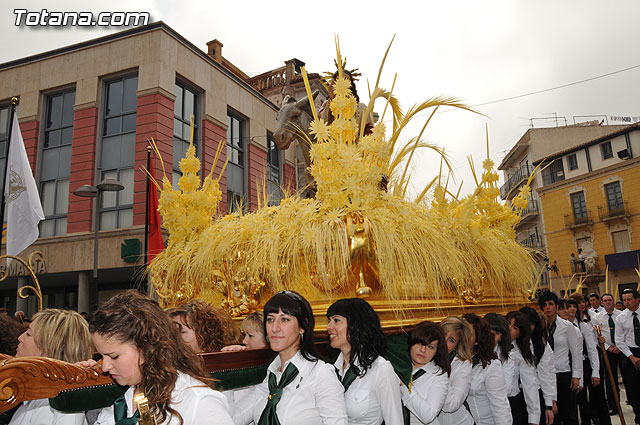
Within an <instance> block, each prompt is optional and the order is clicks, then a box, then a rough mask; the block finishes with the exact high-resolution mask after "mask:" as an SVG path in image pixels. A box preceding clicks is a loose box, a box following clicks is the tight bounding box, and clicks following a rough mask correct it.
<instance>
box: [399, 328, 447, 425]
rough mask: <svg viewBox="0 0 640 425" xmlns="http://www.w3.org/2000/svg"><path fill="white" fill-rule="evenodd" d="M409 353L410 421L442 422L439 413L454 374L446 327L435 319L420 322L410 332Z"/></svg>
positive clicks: (406, 397) (405, 391)
mask: <svg viewBox="0 0 640 425" xmlns="http://www.w3.org/2000/svg"><path fill="white" fill-rule="evenodd" d="M409 355H410V357H411V365H412V368H413V371H412V374H411V380H410V381H409V386H408V387H406V386H404V385H403V386H402V387H401V392H402V402H403V404H404V405H405V407H406V408H407V409H408V412H406V411H405V414H407V413H408V415H409V422H408V423H409V424H411V425H420V424H435V425H439V424H440V422H439V421H438V418H437V416H438V413H440V410H441V409H442V406H443V405H444V401H445V399H446V398H447V391H448V387H449V374H450V373H451V365H450V363H449V355H448V353H447V344H446V343H445V340H444V332H443V331H442V329H441V328H440V327H439V326H438V325H436V324H435V323H433V322H422V323H420V324H419V325H417V326H416V327H415V328H414V329H413V330H412V331H411V334H409ZM405 423H407V422H406V421H405Z"/></svg>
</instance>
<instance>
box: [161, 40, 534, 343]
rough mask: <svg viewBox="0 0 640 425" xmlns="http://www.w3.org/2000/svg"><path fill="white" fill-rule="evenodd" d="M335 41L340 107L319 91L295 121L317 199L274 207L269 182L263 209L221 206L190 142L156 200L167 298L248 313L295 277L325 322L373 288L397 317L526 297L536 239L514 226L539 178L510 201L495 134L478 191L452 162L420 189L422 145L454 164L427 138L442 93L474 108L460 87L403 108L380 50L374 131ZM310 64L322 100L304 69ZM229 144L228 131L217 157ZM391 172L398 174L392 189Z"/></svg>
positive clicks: (383, 310)
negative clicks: (458, 188) (325, 111)
mask: <svg viewBox="0 0 640 425" xmlns="http://www.w3.org/2000/svg"><path fill="white" fill-rule="evenodd" d="M336 46H337V48H336V50H337V61H336V64H337V65H338V78H337V79H336V81H335V82H334V85H333V91H334V93H335V97H334V98H333V99H332V100H331V102H330V110H331V113H332V114H333V118H334V119H333V121H332V122H331V123H330V124H328V123H327V122H326V121H325V120H323V119H322V118H318V116H317V114H316V112H315V107H314V105H313V100H311V111H313V114H314V117H313V122H312V123H311V125H310V128H309V130H308V133H307V132H305V131H303V129H299V128H298V133H299V135H298V136H299V137H300V138H301V139H302V140H303V142H304V143H309V144H310V146H311V147H310V155H311V160H312V164H311V166H310V169H309V171H310V173H311V175H312V176H313V177H314V179H315V183H316V185H317V193H316V196H315V198H312V199H305V198H303V197H301V196H300V195H298V194H294V195H289V194H285V197H284V199H282V201H281V202H280V204H279V205H277V206H268V203H267V199H266V190H264V189H263V193H262V194H261V195H260V196H259V197H260V198H261V199H260V205H259V207H258V209H257V210H255V211H253V212H250V213H242V212H235V213H231V214H228V215H219V212H218V210H217V206H218V205H219V202H220V200H221V196H222V194H221V191H220V188H219V177H218V178H214V177H213V176H212V175H211V174H209V175H208V176H207V177H206V178H205V179H204V180H203V182H202V184H201V178H200V176H199V175H198V172H199V170H200V161H199V160H198V159H197V158H196V157H195V149H194V147H193V143H192V144H191V146H190V148H189V149H188V150H187V154H186V157H185V158H183V159H182V160H181V161H180V170H181V171H182V173H183V175H182V177H181V178H180V180H179V184H178V186H179V189H178V190H174V189H173V188H172V186H171V183H170V182H169V180H168V179H167V177H166V175H165V176H164V177H163V179H162V188H161V187H160V185H159V184H158V182H155V184H156V185H157V186H158V188H159V189H160V190H161V196H160V200H159V208H158V209H159V212H160V214H161V215H162V218H163V226H164V227H165V228H166V229H167V230H168V231H169V240H168V245H167V248H166V249H165V250H164V252H162V253H161V254H159V255H158V256H157V257H155V258H154V259H153V261H152V262H151V263H150V264H149V273H150V276H151V281H152V285H153V289H154V290H155V291H156V293H157V294H158V296H159V298H160V302H161V304H163V305H164V306H166V307H170V306H174V305H177V304H180V303H182V302H185V301H187V300H189V299H192V298H202V299H204V300H207V301H209V302H210V303H212V304H214V305H220V306H221V307H222V308H224V309H225V310H226V311H228V312H229V313H230V314H231V315H232V316H234V317H242V316H244V315H246V314H248V313H250V312H252V311H254V310H257V309H259V308H260V307H261V306H262V305H264V303H265V302H266V301H267V300H268V299H269V297H270V296H271V295H272V294H273V293H275V292H276V291H279V290H283V289H289V290H295V291H297V292H299V293H301V294H302V295H304V296H305V297H306V298H307V299H308V300H309V301H310V303H311V305H312V306H313V310H314V315H315V316H316V323H317V330H320V329H322V328H323V327H324V324H325V323H326V318H325V313H326V311H327V308H328V306H329V305H330V304H331V303H332V302H333V301H335V300H337V299H340V298H344V297H354V296H360V297H367V301H368V302H370V303H371V305H372V306H373V307H374V309H375V310H376V311H377V312H378V314H379V315H380V318H381V321H382V325H383V327H385V328H388V329H389V328H396V327H400V326H403V325H408V324H415V323H417V322H419V321H421V320H425V319H432V320H438V319H440V318H442V317H444V316H447V315H450V314H462V313H464V312H476V313H479V314H484V313H486V312H489V311H499V312H505V311H509V310H511V309H515V308H519V307H520V306H522V305H524V304H527V303H529V302H530V301H529V297H530V296H531V294H532V293H535V286H536V285H537V279H536V271H535V267H534V261H533V259H532V254H531V252H529V251H528V250H527V249H526V248H524V247H523V246H521V245H520V244H518V243H517V242H516V240H515V231H514V226H515V225H516V224H517V223H518V221H519V216H520V213H521V211H522V210H523V209H524V208H526V207H527V204H528V201H527V199H528V196H529V194H530V188H529V183H530V181H531V178H530V180H529V182H527V185H525V186H524V187H523V188H521V189H520V192H519V193H518V195H517V196H516V197H515V198H514V199H513V201H512V205H513V208H511V207H509V206H507V205H504V204H501V203H500V202H498V196H499V189H498V187H497V181H498V175H497V173H496V171H495V169H494V162H493V161H492V160H491V159H490V158H489V143H488V137H487V158H486V159H485V160H484V162H483V163H482V168H483V170H482V173H481V175H480V177H478V175H477V174H476V172H475V169H474V164H473V161H472V160H471V158H469V164H470V167H471V170H472V172H473V176H474V178H475V180H476V189H475V190H474V191H473V193H471V194H469V195H467V196H464V197H459V196H457V195H454V194H452V193H451V192H450V191H449V189H448V178H447V179H445V178H443V177H442V175H443V172H442V166H441V170H440V174H439V175H438V176H436V177H434V179H433V180H432V181H431V182H430V183H429V184H428V185H427V186H426V187H425V188H424V190H423V191H422V192H421V193H420V194H419V195H418V196H417V197H415V198H413V199H410V197H409V196H408V195H407V192H408V190H407V188H408V186H409V180H410V178H409V177H410V176H409V175H410V173H409V171H408V170H409V167H410V164H411V159H412V157H413V155H414V153H415V151H416V150H417V149H420V148H431V149H434V150H435V151H437V152H438V153H440V154H441V155H442V158H443V162H444V163H445V164H446V166H448V164H449V163H448V161H447V160H446V157H445V156H444V153H443V152H442V151H441V150H440V149H439V148H437V147H435V146H433V145H430V144H428V143H426V142H424V141H423V140H422V134H423V132H424V130H425V128H426V126H427V124H428V123H429V121H430V120H431V118H432V117H433V115H434V113H435V112H436V110H437V109H438V108H439V107H441V106H448V107H455V108H462V109H467V110H470V109H469V108H468V107H466V106H464V105H463V104H461V103H460V102H459V101H457V100H456V99H454V98H446V97H434V98H431V99H429V100H427V101H426V102H423V103H421V104H417V105H415V106H413V107H411V108H410V109H409V110H407V111H406V112H405V113H403V112H402V111H401V110H400V108H399V106H398V102H397V101H396V100H395V98H394V97H393V95H392V92H389V91H386V90H384V89H382V88H380V87H378V82H379V80H380V74H381V72H382V67H383V66H382V65H384V59H383V61H382V65H381V67H380V71H379V73H378V78H377V81H376V84H375V87H374V88H373V91H372V92H371V93H370V99H371V100H370V101H369V104H368V105H367V106H366V110H365V112H364V114H363V115H361V116H368V115H369V114H371V113H372V111H373V107H374V104H375V102H376V101H378V100H379V101H381V102H384V112H383V113H382V116H381V118H380V119H379V120H378V122H377V124H375V125H374V126H373V130H372V131H371V132H370V134H365V133H364V121H365V120H362V123H360V122H359V121H358V120H357V119H356V118H355V117H354V115H355V114H356V111H357V109H358V106H359V105H358V104H357V102H356V99H355V98H354V96H353V95H352V93H351V92H350V84H351V83H350V81H349V79H348V78H346V77H345V75H346V73H345V72H344V71H343V60H342V57H341V55H340V48H339V43H338V42H336ZM389 47H390V46H389ZM388 51H389V49H387V52H386V53H385V59H386V55H387V54H388ZM302 74H303V78H304V81H305V85H306V89H307V94H308V98H309V99H313V96H312V94H311V90H310V86H309V83H308V80H307V75H306V72H305V71H304V68H303V69H302ZM394 84H395V79H394ZM392 89H393V88H392ZM361 106H363V107H364V105H361ZM387 110H390V114H392V115H393V128H392V129H391V131H389V130H388V129H387V128H386V126H385V124H384V122H385V120H384V118H385V113H386V112H387ZM425 111H430V112H431V113H430V116H429V118H428V119H427V121H426V123H425V124H424V126H423V127H422V130H421V132H420V133H419V135H418V136H416V137H411V138H408V139H409V140H408V141H407V142H401V140H406V139H407V137H406V136H405V134H404V132H403V130H405V129H406V127H407V124H408V123H409V122H410V121H411V120H412V119H414V118H415V117H417V116H418V115H419V114H421V113H423V112H425ZM192 138H193V136H192ZM192 142H193V140H192ZM224 146H225V144H224V142H221V143H220V145H219V147H218V152H217V154H216V159H215V161H214V164H215V163H217V160H218V157H219V155H220V153H221V150H222V149H223V147H224ZM156 153H157V154H158V155H159V152H158V151H157V149H156ZM449 171H450V169H449ZM222 173H224V169H223V171H222V172H221V175H222ZM383 179H385V180H387V179H388V190H387V189H386V187H382V186H385V185H381V182H382V181H383ZM428 194H429V195H430V196H427V195H428ZM538 277H539V276H538Z"/></svg>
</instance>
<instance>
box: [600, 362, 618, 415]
mask: <svg viewBox="0 0 640 425" xmlns="http://www.w3.org/2000/svg"><path fill="white" fill-rule="evenodd" d="M619 357H620V356H619V355H618V354H614V353H612V352H611V351H607V358H608V359H609V365H610V366H611V374H612V375H613V380H614V381H615V383H616V391H617V392H618V397H620V384H618V362H619V361H618V358H619ZM600 376H601V377H602V379H603V380H605V381H606V382H605V383H606V387H605V389H606V390H607V404H608V405H609V410H612V411H614V412H618V406H616V399H615V397H614V396H613V389H612V388H611V380H610V379H609V372H607V366H606V365H605V364H604V359H603V361H602V362H600ZM605 378H606V379H605Z"/></svg>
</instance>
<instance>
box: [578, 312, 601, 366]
mask: <svg viewBox="0 0 640 425" xmlns="http://www.w3.org/2000/svg"><path fill="white" fill-rule="evenodd" d="M576 320H578V319H576ZM579 323H580V333H581V334H582V338H583V339H584V343H585V345H586V346H587V352H586V353H582V356H583V358H585V357H584V356H586V358H588V359H589V363H590V364H591V371H592V372H591V377H592V378H600V358H599V357H598V349H597V348H596V346H597V345H598V340H597V339H596V330H595V329H594V328H593V325H592V324H591V322H579ZM583 349H584V345H583Z"/></svg>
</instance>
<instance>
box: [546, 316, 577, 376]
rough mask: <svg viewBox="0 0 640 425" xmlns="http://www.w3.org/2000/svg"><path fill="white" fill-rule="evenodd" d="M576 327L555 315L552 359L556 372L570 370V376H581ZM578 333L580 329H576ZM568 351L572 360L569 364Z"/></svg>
mask: <svg viewBox="0 0 640 425" xmlns="http://www.w3.org/2000/svg"><path fill="white" fill-rule="evenodd" d="M576 329H577V328H576V327H575V326H573V325H572V324H571V323H570V322H569V321H567V320H564V319H563V318H561V317H559V316H556V330H555V331H554V333H553V342H554V344H553V361H554V366H555V369H556V373H565V372H571V377H572V378H578V379H580V378H582V362H581V361H580V360H581V359H582V341H578V338H577V337H576ZM578 333H580V331H578ZM569 353H571V358H572V359H573V360H574V361H573V362H572V363H571V365H569Z"/></svg>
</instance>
